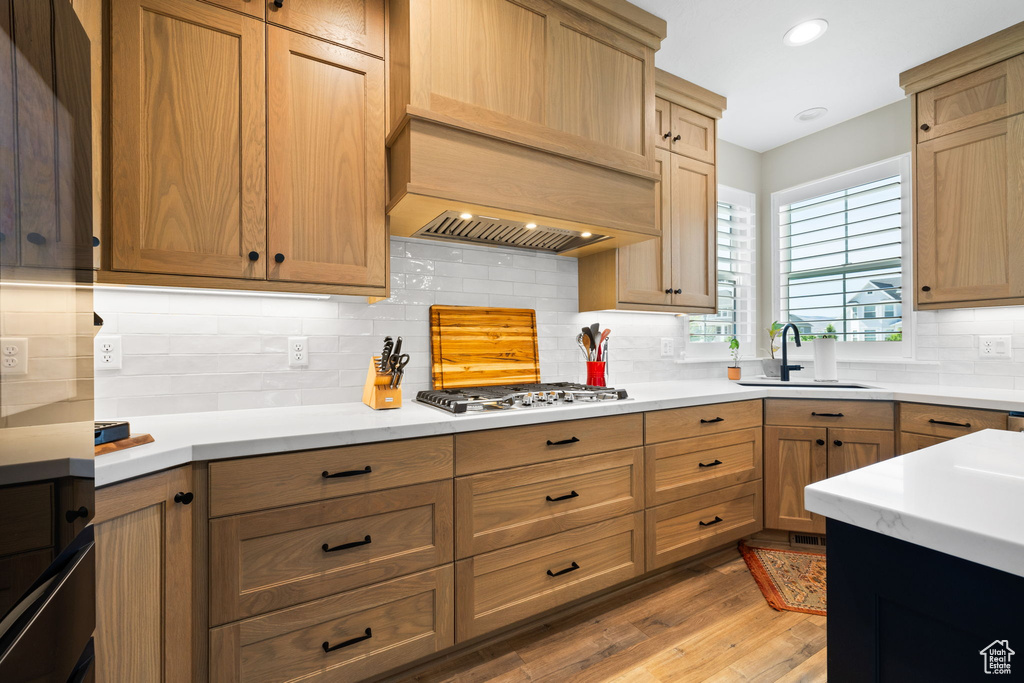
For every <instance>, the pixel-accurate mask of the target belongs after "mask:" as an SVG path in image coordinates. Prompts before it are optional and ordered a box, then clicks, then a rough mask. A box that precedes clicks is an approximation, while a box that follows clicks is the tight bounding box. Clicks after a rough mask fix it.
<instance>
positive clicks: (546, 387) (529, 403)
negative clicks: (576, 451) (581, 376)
mask: <svg viewBox="0 0 1024 683" xmlns="http://www.w3.org/2000/svg"><path fill="white" fill-rule="evenodd" d="M626 398H628V396H627V395H626V390H625V389H613V388H611V387H591V386H587V385H585V384H575V383H573V382H553V383H550V384H503V385H500V386H493V387H464V388H461V389H434V390H430V391H421V392H419V393H418V394H416V400H417V401H419V402H420V403H426V404H427V405H429V406H434V407H435V408H440V409H441V410H446V411H448V412H450V413H466V412H482V411H487V410H511V409H514V408H550V407H552V406H558V405H572V404H574V403H591V402H596V401H621V400H623V399H626Z"/></svg>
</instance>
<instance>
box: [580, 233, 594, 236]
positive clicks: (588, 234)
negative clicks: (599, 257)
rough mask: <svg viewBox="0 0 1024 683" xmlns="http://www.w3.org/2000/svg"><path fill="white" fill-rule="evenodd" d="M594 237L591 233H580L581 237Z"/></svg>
mask: <svg viewBox="0 0 1024 683" xmlns="http://www.w3.org/2000/svg"><path fill="white" fill-rule="evenodd" d="M592 236H593V235H592V233H589V232H581V233H580V237H592Z"/></svg>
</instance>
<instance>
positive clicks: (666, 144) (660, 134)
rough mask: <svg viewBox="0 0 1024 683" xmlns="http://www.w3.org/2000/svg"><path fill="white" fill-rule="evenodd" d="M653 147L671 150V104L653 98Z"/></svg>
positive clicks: (658, 98)
mask: <svg viewBox="0 0 1024 683" xmlns="http://www.w3.org/2000/svg"><path fill="white" fill-rule="evenodd" d="M654 146H655V147H657V148H658V149H672V103H671V102H669V101H668V100H663V99H661V98H660V97H655V98H654Z"/></svg>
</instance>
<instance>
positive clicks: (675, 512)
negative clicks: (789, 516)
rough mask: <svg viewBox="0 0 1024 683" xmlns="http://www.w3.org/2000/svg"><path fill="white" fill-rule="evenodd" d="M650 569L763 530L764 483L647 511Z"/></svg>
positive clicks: (757, 482) (736, 487) (726, 490)
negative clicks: (762, 503)
mask: <svg viewBox="0 0 1024 683" xmlns="http://www.w3.org/2000/svg"><path fill="white" fill-rule="evenodd" d="M646 514H647V524H646V541H645V542H646V545H647V569H648V570H651V569H656V568H658V567H664V566H665V565H668V564H671V563H673V562H678V561H680V560H685V559H686V558H688V557H693V556H694V555H697V554H698V553H701V552H704V551H705V550H710V549H712V548H715V547H717V546H720V545H722V544H724V543H728V542H729V541H735V540H737V539H740V538H743V537H744V536H747V535H749V534H752V533H755V532H757V531H760V530H761V529H762V509H761V482H760V481H752V482H749V483H747V484H740V485H739V486H731V487H729V488H726V489H721V490H719V491H713V492H711V493H705V494H703V495H700V496H694V497H693V498H687V499H685V500H680V501H678V502H675V503H669V504H668V505H662V506H660V507H656V508H651V509H650V510H648V511H647V513H646Z"/></svg>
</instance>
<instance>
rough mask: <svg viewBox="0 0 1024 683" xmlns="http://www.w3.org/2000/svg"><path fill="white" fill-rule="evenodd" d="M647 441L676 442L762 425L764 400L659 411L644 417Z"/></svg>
mask: <svg viewBox="0 0 1024 683" xmlns="http://www.w3.org/2000/svg"><path fill="white" fill-rule="evenodd" d="M645 420H646V427H645V442H646V443H657V442H659V441H674V440H676V439H688V438H690V437H694V436H706V435H708V434H720V433H722V432H731V431H733V430H736V429H749V428H751V427H760V426H761V401H760V400H758V401H737V402H735V403H715V404H713V405H709V406H693V407H692V408H673V409H672V410H658V411H655V412H653V413H647V414H646V416H645Z"/></svg>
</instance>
